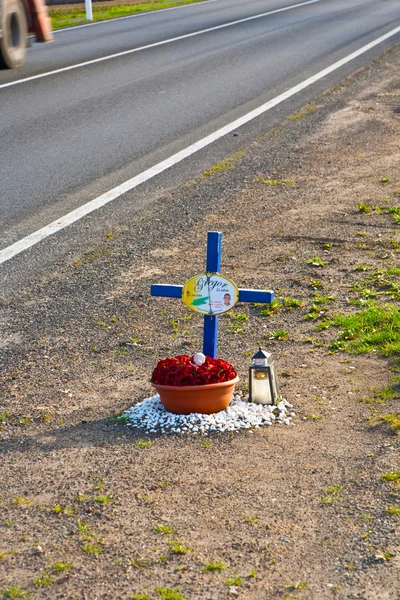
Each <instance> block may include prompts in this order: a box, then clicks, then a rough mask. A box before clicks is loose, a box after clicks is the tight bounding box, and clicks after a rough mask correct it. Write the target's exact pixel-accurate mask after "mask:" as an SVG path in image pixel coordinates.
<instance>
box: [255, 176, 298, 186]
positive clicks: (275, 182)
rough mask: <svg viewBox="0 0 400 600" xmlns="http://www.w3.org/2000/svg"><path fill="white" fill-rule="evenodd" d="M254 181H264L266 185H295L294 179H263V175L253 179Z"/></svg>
mask: <svg viewBox="0 0 400 600" xmlns="http://www.w3.org/2000/svg"><path fill="white" fill-rule="evenodd" d="M254 182H255V183H265V184H266V185H283V186H286V185H289V186H292V185H296V184H295V182H294V181H291V180H289V179H264V177H257V178H256V179H255V180H254Z"/></svg>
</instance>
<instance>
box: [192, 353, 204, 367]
mask: <svg viewBox="0 0 400 600" xmlns="http://www.w3.org/2000/svg"><path fill="white" fill-rule="evenodd" d="M193 362H194V364H195V365H197V366H198V367H200V366H201V365H204V363H205V362H206V357H205V356H204V354H203V353H202V352H196V354H195V355H194V356H193Z"/></svg>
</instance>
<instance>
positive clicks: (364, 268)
mask: <svg viewBox="0 0 400 600" xmlns="http://www.w3.org/2000/svg"><path fill="white" fill-rule="evenodd" d="M370 268H371V267H369V266H368V265H357V266H356V267H355V269H354V270H355V271H369V269H370Z"/></svg>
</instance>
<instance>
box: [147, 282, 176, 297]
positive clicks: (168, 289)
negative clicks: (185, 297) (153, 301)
mask: <svg viewBox="0 0 400 600" xmlns="http://www.w3.org/2000/svg"><path fill="white" fill-rule="evenodd" d="M182 289H183V285H168V283H154V284H153V285H152V286H151V292H150V293H151V295H152V296H164V297H165V298H182Z"/></svg>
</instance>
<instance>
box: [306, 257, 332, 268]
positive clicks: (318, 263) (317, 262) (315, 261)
mask: <svg viewBox="0 0 400 600" xmlns="http://www.w3.org/2000/svg"><path fill="white" fill-rule="evenodd" d="M307 264H309V265H312V266H313V267H326V265H327V264H328V263H327V262H326V261H325V260H322V258H320V257H319V256H312V257H311V258H308V259H307Z"/></svg>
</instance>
